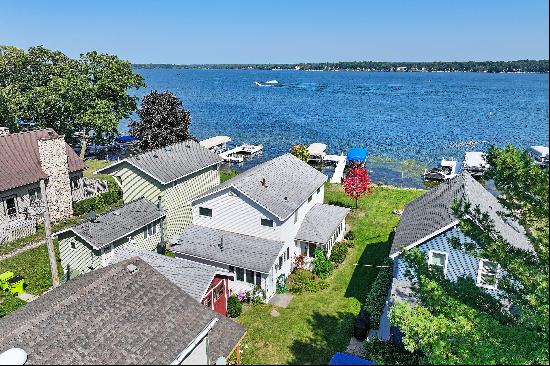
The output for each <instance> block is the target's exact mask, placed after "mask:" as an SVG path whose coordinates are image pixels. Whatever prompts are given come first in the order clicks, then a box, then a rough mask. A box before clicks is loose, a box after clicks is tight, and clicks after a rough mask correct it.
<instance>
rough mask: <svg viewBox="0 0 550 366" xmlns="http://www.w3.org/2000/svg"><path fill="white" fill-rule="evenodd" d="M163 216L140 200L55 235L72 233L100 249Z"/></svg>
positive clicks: (144, 200) (161, 212)
mask: <svg viewBox="0 0 550 366" xmlns="http://www.w3.org/2000/svg"><path fill="white" fill-rule="evenodd" d="M164 216H165V213H164V211H162V210H159V209H158V208H157V206H155V205H154V204H152V203H151V202H149V201H148V200H146V199H145V198H141V199H139V200H137V201H133V202H130V203H127V204H125V205H124V206H122V207H118V208H115V209H113V210H111V211H109V212H107V213H105V214H103V215H101V216H98V217H97V218H96V220H95V221H94V222H90V221H85V222H82V223H80V224H78V225H75V226H72V227H70V228H69V229H66V230H63V231H60V232H59V233H56V235H62V233H65V232H69V231H72V232H74V233H75V234H77V235H78V236H79V237H81V238H82V239H83V240H85V241H86V242H88V243H89V244H90V245H92V246H93V247H94V248H95V249H101V248H103V247H104V246H106V245H108V244H110V243H111V242H113V241H115V240H117V239H120V238H123V237H124V236H126V235H128V234H131V233H132V232H134V231H136V230H139V229H141V228H143V227H145V226H146V225H147V224H150V223H151V222H153V221H156V220H158V219H160V218H162V217H164Z"/></svg>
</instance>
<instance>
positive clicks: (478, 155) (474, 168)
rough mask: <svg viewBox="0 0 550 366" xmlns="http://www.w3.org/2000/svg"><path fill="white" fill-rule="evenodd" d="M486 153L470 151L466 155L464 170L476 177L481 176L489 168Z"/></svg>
mask: <svg viewBox="0 0 550 366" xmlns="http://www.w3.org/2000/svg"><path fill="white" fill-rule="evenodd" d="M485 156H486V154H485V153H483V152H479V151H468V152H466V154H465V155H464V163H463V164H462V170H464V171H465V172H468V173H470V174H471V175H472V176H474V177H480V176H482V175H483V173H485V171H486V170H487V168H489V163H487V160H486V158H485Z"/></svg>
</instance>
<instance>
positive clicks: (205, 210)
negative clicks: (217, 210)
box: [199, 207, 212, 217]
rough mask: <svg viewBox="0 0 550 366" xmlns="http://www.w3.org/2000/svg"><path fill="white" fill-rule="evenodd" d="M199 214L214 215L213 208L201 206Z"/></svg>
mask: <svg viewBox="0 0 550 366" xmlns="http://www.w3.org/2000/svg"><path fill="white" fill-rule="evenodd" d="M199 215H201V216H207V217H212V209H211V208H208V207H199Z"/></svg>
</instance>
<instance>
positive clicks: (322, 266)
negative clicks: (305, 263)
mask: <svg viewBox="0 0 550 366" xmlns="http://www.w3.org/2000/svg"><path fill="white" fill-rule="evenodd" d="M332 268H333V267H332V262H331V261H330V259H328V257H327V253H326V252H325V251H324V250H321V249H315V259H313V273H315V274H316V275H317V276H319V277H320V278H321V279H324V278H327V277H328V276H329V275H330V273H331V272H332Z"/></svg>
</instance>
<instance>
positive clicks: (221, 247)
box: [218, 235, 223, 250]
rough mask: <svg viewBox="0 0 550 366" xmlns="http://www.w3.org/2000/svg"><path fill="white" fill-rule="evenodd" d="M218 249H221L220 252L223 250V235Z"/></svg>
mask: <svg viewBox="0 0 550 366" xmlns="http://www.w3.org/2000/svg"><path fill="white" fill-rule="evenodd" d="M218 247H219V248H220V250H223V235H222V236H221V238H220V242H219V244H218Z"/></svg>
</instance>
